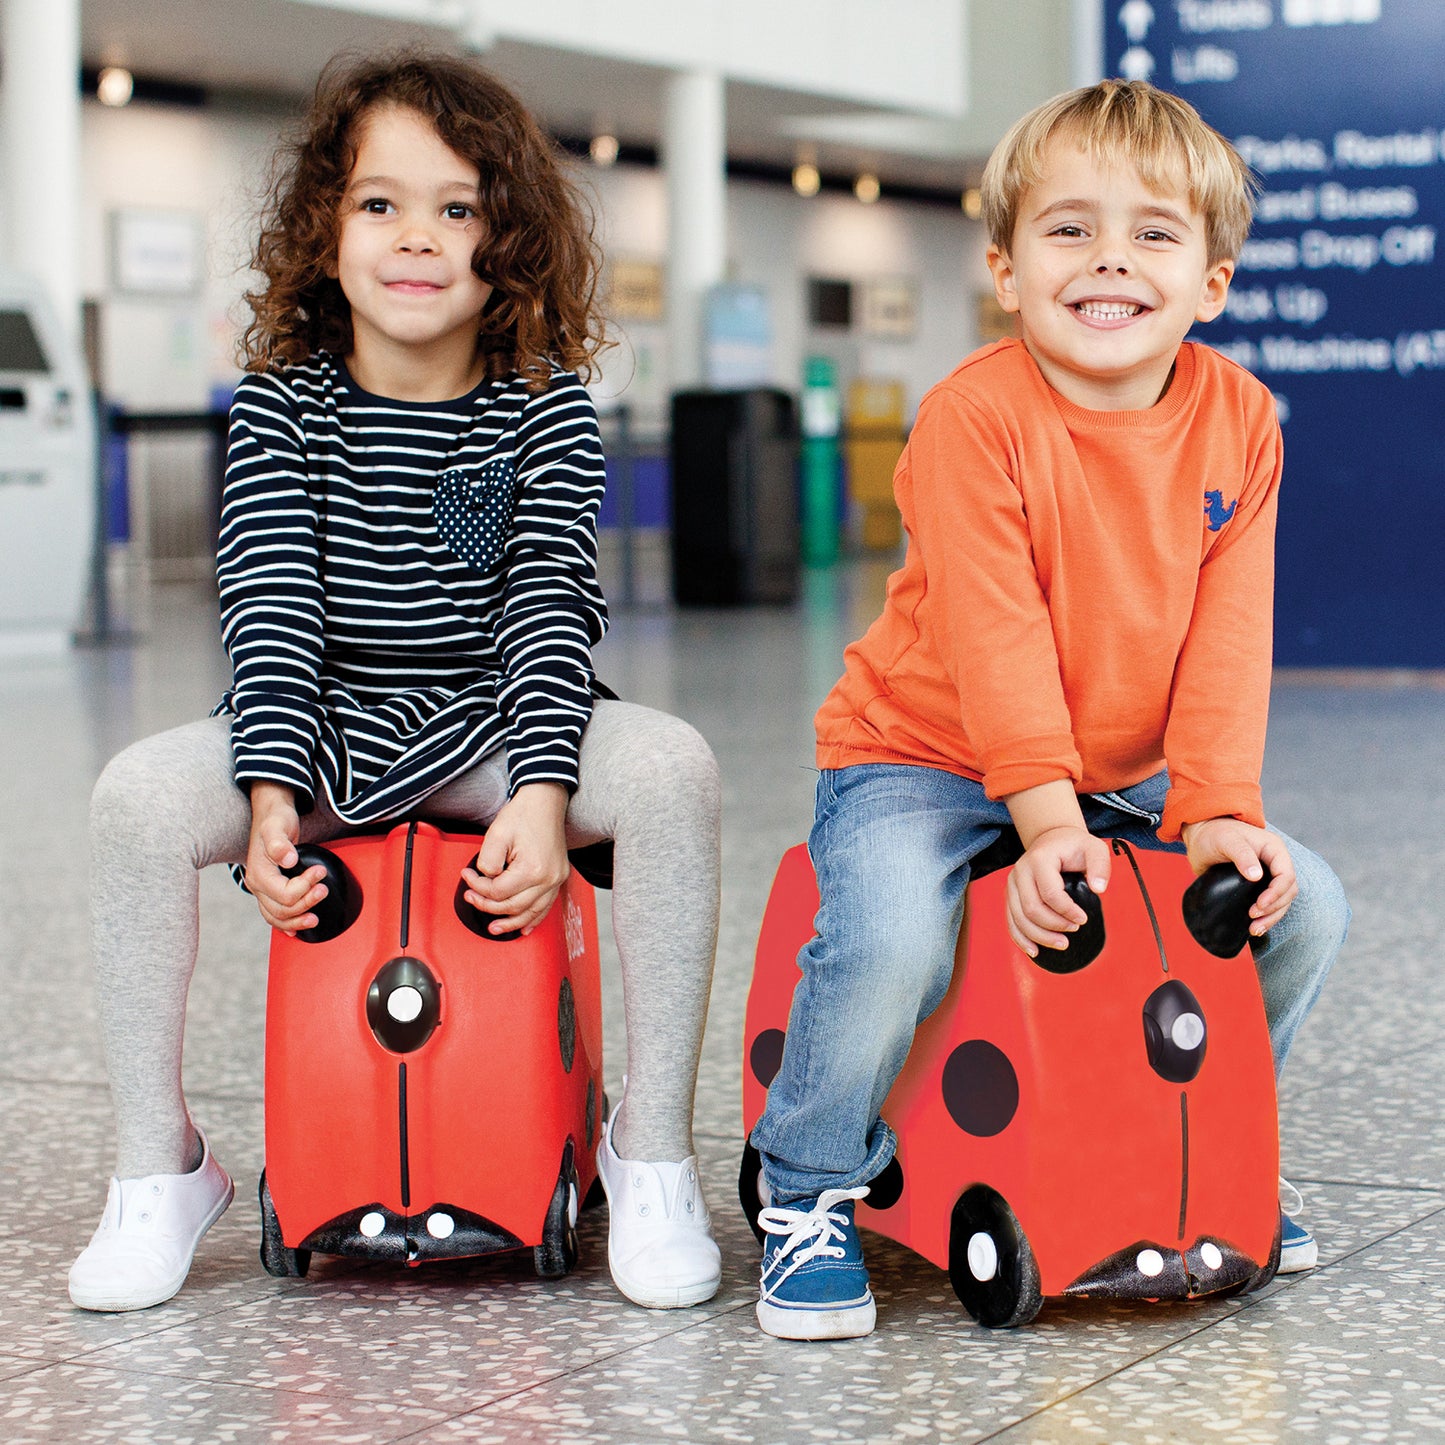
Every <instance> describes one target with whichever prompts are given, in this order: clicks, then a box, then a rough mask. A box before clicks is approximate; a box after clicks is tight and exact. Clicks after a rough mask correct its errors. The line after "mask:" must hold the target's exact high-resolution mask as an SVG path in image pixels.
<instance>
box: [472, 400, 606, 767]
mask: <svg viewBox="0 0 1445 1445" xmlns="http://www.w3.org/2000/svg"><path fill="white" fill-rule="evenodd" d="M515 466H516V469H517V494H516V496H517V499H516V503H515V506H514V509H513V516H512V531H511V537H510V539H509V540H508V543H507V550H506V576H505V579H504V582H503V595H502V615H501V620H500V622H499V623H498V626H497V645H498V648H499V650H500V651H501V654H502V665H503V675H502V677H501V679H500V681H499V683H498V687H497V700H498V703H499V705H500V707H501V710H502V716H503V718H504V720H505V722H506V725H507V768H508V773H509V783H510V790H511V792H512V793H513V794H515V793H516V792H517V791H518V790H519V789H520V788H522V787H524V786H526V785H528V784H531V783H558V784H560V785H561V786H562V787H563V788H564V789H565V790H566V792H567V793H568V794H571V793H572V792H573V791H575V789H576V787H577V757H578V752H579V750H580V747H581V741H582V732H583V729H584V728H585V727H586V726H587V722H588V719H589V718H590V717H591V716H592V680H593V671H592V648H593V646H594V644H596V643H597V642H599V641H600V640H601V638H602V634H603V632H604V631H605V630H606V627H607V605H606V603H605V602H604V601H603V599H602V590H601V588H600V586H599V585H598V582H597V512H598V509H599V507H600V506H601V504H602V490H603V484H604V481H605V474H604V470H603V462H602V442H601V438H600V436H599V435H598V430H597V413H596V410H595V409H594V407H593V405H592V399H591V397H589V396H588V395H587V393H586V391H585V390H584V389H583V387H582V383H581V382H580V381H578V380H577V378H576V377H574V376H570V375H560V376H558V377H557V379H556V381H555V382H554V384H553V386H552V389H551V390H550V391H547V392H545V393H543V394H542V395H540V396H537V397H534V398H532V399H531V400H530V401H528V403H527V404H526V406H525V407H524V408H523V411H522V416H521V420H520V423H519V426H518V432H517V448H516V455H515Z"/></svg>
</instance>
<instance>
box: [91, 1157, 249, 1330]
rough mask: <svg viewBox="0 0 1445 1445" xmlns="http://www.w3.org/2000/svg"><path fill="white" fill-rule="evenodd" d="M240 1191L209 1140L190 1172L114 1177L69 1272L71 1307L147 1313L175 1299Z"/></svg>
mask: <svg viewBox="0 0 1445 1445" xmlns="http://www.w3.org/2000/svg"><path fill="white" fill-rule="evenodd" d="M196 1132H197V1133H198V1134H200V1133H201V1131H200V1130H199V1129H198V1130H197V1131H196ZM235 1193H236V1186H235V1185H234V1184H232V1183H231V1176H230V1175H229V1174H227V1173H226V1171H225V1170H224V1169H222V1168H221V1166H220V1165H219V1164H217V1163H216V1161H215V1159H214V1158H213V1157H212V1155H211V1146H210V1145H209V1144H208V1143H207V1142H206V1136H205V1135H204V1134H201V1162H200V1164H199V1165H197V1166H196V1168H195V1169H194V1170H192V1171H191V1173H189V1174H150V1175H147V1176H146V1177H145V1178H144V1179H114V1178H113V1179H112V1180H111V1181H110V1192H109V1193H108V1194H107V1195H106V1200H105V1213H104V1214H102V1215H101V1217H100V1224H99V1226H98V1227H97V1229H96V1231H95V1234H94V1235H93V1236H92V1237H91V1241H90V1243H89V1244H88V1245H86V1247H85V1248H84V1249H83V1250H81V1252H80V1256H79V1258H77V1259H76V1261H75V1263H74V1264H73V1265H71V1266H70V1299H71V1303H72V1304H76V1305H79V1306H80V1308H81V1309H83V1310H144V1309H149V1308H150V1307H151V1306H152V1305H158V1304H161V1303H163V1302H164V1301H165V1300H168V1299H170V1298H171V1296H172V1295H174V1294H175V1293H176V1291H177V1290H179V1289H180V1287H181V1286H182V1285H183V1284H184V1283H185V1282H186V1275H187V1274H188V1273H189V1272H190V1268H191V1260H192V1258H193V1257H194V1256H195V1253H196V1246H197V1245H198V1244H199V1243H200V1242H201V1237H202V1235H204V1234H205V1232H206V1231H207V1230H208V1229H209V1228H210V1227H211V1226H212V1225H213V1224H214V1223H215V1222H216V1221H217V1220H218V1219H219V1218H220V1217H221V1216H222V1215H223V1214H224V1213H225V1212H226V1207H227V1206H228V1205H229V1204H230V1202H231V1199H232V1197H233V1196H234V1195H235Z"/></svg>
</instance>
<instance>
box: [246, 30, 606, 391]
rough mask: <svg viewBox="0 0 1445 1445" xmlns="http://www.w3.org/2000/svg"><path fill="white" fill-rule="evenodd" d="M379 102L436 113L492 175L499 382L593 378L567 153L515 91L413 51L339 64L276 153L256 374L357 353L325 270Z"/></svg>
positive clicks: (460, 147) (490, 263) (491, 252)
mask: <svg viewBox="0 0 1445 1445" xmlns="http://www.w3.org/2000/svg"><path fill="white" fill-rule="evenodd" d="M378 105H399V106H405V107H406V108H408V109H410V110H414V111H416V112H418V113H419V114H420V115H423V116H425V117H426V118H427V119H428V120H430V121H431V122H432V124H433V125H434V126H435V127H436V131H437V135H438V136H439V137H440V138H441V139H442V140H443V141H444V142H445V143H446V144H447V145H448V146H449V147H450V148H451V149H452V150H454V151H455V152H456V153H457V154H458V155H459V156H462V157H463V158H465V159H466V160H468V161H470V162H471V163H472V164H473V165H475V166H476V168H477V170H478V171H479V172H480V173H481V215H482V219H483V222H484V226H485V232H484V238H483V240H482V242H481V244H479V245H478V247H477V251H476V254H475V255H473V257H472V270H473V271H475V272H476V274H477V276H478V277H480V278H481V279H482V280H484V281H486V282H488V283H490V285H491V286H492V287H493V292H492V296H491V299H490V300H489V301H488V303H487V306H486V308H485V310H484V311H483V312H482V317H481V326H480V332H479V345H480V347H481V351H482V354H483V357H484V360H485V363H486V374H487V376H488V378H490V379H492V380H496V379H498V378H500V377H502V376H505V375H507V374H508V373H509V372H512V371H516V372H518V373H520V374H521V375H522V376H523V377H524V378H525V379H526V381H527V384H528V386H529V387H531V388H532V389H534V390H540V389H542V388H544V387H545V386H546V385H547V381H548V378H549V376H550V372H551V364H552V363H553V362H556V363H557V364H558V365H560V366H563V367H565V368H566V369H567V370H569V371H575V372H578V373H579V374H580V375H582V376H583V377H584V378H587V377H590V376H591V375H592V374H593V372H594V370H595V367H594V358H595V356H596V354H597V352H598V351H599V350H601V349H602V348H603V347H604V346H605V345H607V344H608V343H607V342H606V341H605V340H604V339H603V320H602V316H601V312H600V309H599V306H598V300H597V277H598V269H599V262H600V256H599V253H598V248H597V244H596V241H595V240H594V238H593V215H592V210H591V207H590V206H589V205H588V204H587V202H586V200H585V199H584V197H583V195H582V193H581V191H580V190H579V189H578V187H577V186H576V185H575V184H574V183H573V182H572V181H571V180H569V179H568V177H567V176H566V175H565V174H564V172H563V170H562V166H561V164H560V160H561V152H560V150H559V149H558V148H557V147H556V146H554V144H553V143H552V142H551V141H550V140H549V139H548V138H547V137H546V136H545V135H544V134H543V133H542V131H541V129H540V128H539V127H538V125H537V123H536V122H535V121H534V120H533V119H532V117H531V115H530V114H529V113H528V112H527V109H526V107H525V106H523V104H522V102H521V101H520V100H518V99H517V97H516V96H515V95H514V94H513V93H512V92H511V91H510V90H509V89H508V88H507V87H506V86H505V85H503V84H501V82H500V81H498V80H496V79H495V78H494V77H492V76H491V75H489V74H487V72H486V71H485V70H483V69H482V68H481V67H480V66H478V65H476V64H474V63H473V62H471V61H469V60H466V59H463V58H461V57H459V56H454V55H447V54H445V53H438V52H432V51H423V50H414V49H412V50H404V51H400V52H397V53H394V54H390V55H382V56H375V57H369V58H364V59H359V60H358V59H355V58H352V57H347V56H338V57H336V58H334V59H333V60H332V61H331V62H330V63H329V64H328V65H327V66H326V68H325V69H324V70H323V71H322V72H321V77H320V79H319V80H318V81H317V83H316V93H315V95H314V96H313V97H312V101H311V105H310V108H309V110H308V111H307V113H306V115H305V116H304V117H303V119H302V120H301V122H300V124H299V126H298V127H297V129H296V130H295V132H294V133H293V134H292V135H291V137H290V138H289V139H287V140H286V141H284V142H283V144H282V146H281V148H280V149H279V150H278V151H277V154H276V159H275V162H274V165H273V171H272V178H271V183H270V186H269V189H268V192H267V197H266V202H265V207H264V210H263V212H262V218H261V236H260V239H259V240H258V241H257V242H256V249H255V251H254V253H253V254H252V258H251V264H252V266H253V267H254V268H255V269H256V270H257V271H259V272H260V273H261V274H262V275H263V276H264V277H265V284H264V285H262V286H259V287H258V288H257V289H256V290H254V291H249V292H247V293H246V301H247V303H248V304H249V306H250V308H251V310H252V312H253V313H254V317H253V320H252V321H251V323H250V325H249V326H247V327H246V329H245V332H244V334H243V335H242V338H241V345H240V350H241V361H242V365H243V366H244V367H245V369H246V370H247V371H272V370H276V369H278V368H281V367H284V366H287V365H291V364H294V363H297V362H301V361H304V360H305V359H306V358H307V357H308V356H310V355H311V354H312V353H313V352H316V351H331V352H335V353H336V354H338V355H341V356H345V355H347V354H349V352H350V351H351V348H352V331H351V308H350V306H349V305H348V304H347V301H346V297H345V296H344V295H343V294H342V291H341V286H340V284H339V283H338V282H337V281H336V280H335V279H334V277H332V276H330V275H328V274H327V272H328V270H334V269H335V261H336V252H337V245H338V240H339V236H340V225H341V202H342V198H343V196H344V194H345V192H346V186H347V182H348V179H349V177H350V174H351V167H352V164H353V162H354V160H355V157H356V149H357V144H358V138H359V127H360V125H361V123H362V122H363V121H364V120H365V118H366V116H367V114H368V113H369V112H370V111H371V110H372V109H373V107H375V106H378Z"/></svg>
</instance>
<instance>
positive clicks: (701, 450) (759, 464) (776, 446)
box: [671, 387, 798, 607]
mask: <svg viewBox="0 0 1445 1445" xmlns="http://www.w3.org/2000/svg"><path fill="white" fill-rule="evenodd" d="M797 459H798V432H797V420H796V410H795V408H794V405H793V398H792V397H791V396H789V395H788V393H787V392H785V391H777V390H774V389H772V388H769V387H755V388H751V389H749V390H746V391H681V392H677V393H676V394H675V395H674V396H673V398H672V445H671V462H672V466H671V485H672V595H673V597H674V598H675V599H676V601H677V603H678V605H679V606H682V607H732V606H737V605H739V604H743V603H750V602H752V603H756V602H762V603H786V602H792V601H793V600H794V599H795V598H796V597H797V595H798V491H797V488H798V484H797Z"/></svg>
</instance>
